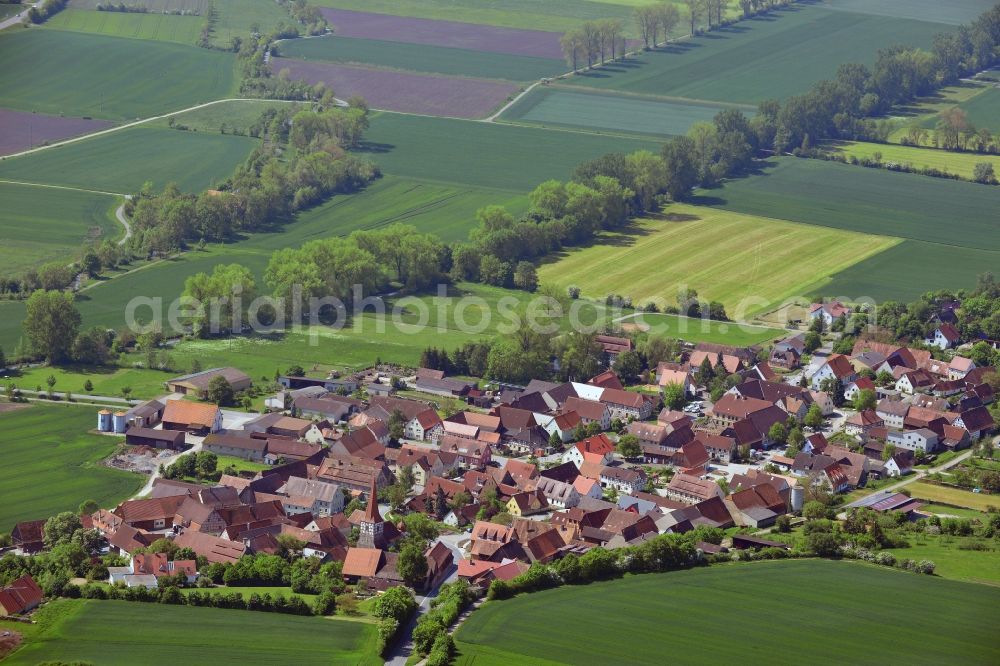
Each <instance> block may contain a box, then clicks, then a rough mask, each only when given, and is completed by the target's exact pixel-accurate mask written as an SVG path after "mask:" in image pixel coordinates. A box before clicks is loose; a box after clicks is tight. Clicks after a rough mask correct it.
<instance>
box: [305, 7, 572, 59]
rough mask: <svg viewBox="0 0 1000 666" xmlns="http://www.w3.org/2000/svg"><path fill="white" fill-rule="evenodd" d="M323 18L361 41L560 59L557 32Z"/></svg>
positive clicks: (362, 16) (350, 15) (329, 14)
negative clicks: (374, 40)
mask: <svg viewBox="0 0 1000 666" xmlns="http://www.w3.org/2000/svg"><path fill="white" fill-rule="evenodd" d="M322 11H323V16H325V17H326V20H327V21H329V22H330V23H331V24H333V25H335V26H336V28H337V29H336V34H338V35H342V36H344V37H359V38H361V39H382V40H387V41H392V42H407V43H410V44H428V45H432V46H449V47H452V48H460V49H469V50H474V51H488V52H491V53H508V54H512V55H523V56H534V57H536V58H551V59H554V60H561V59H562V57H563V55H562V48H561V47H560V46H559V39H560V37H562V35H561V34H560V33H558V32H544V31H541V30H514V29H511V28H502V27H497V26H489V25H476V24H472V23H459V22H455V21H447V20H434V19H429V18H413V17H404V16H390V15H388V14H376V13H371V12H357V11H350V10H343V9H324V10H322Z"/></svg>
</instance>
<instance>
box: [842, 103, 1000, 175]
mask: <svg viewBox="0 0 1000 666" xmlns="http://www.w3.org/2000/svg"><path fill="white" fill-rule="evenodd" d="M998 112H1000V109H998ZM829 152H830V153H834V154H841V155H844V156H845V157H852V156H853V157H857V158H858V159H871V158H872V157H873V156H874V155H875V153H879V154H881V156H882V162H883V163H889V162H894V163H896V164H909V165H911V166H912V167H913V168H915V169H921V168H933V169H939V170H941V171H947V172H949V173H954V174H958V176H960V177H961V178H963V179H964V180H972V172H973V169H975V168H976V165H977V164H979V163H980V162H989V163H990V164H992V165H993V170H994V171H995V172H997V173H1000V156H998V155H977V154H975V153H959V152H953V151H950V150H936V149H934V148H917V147H915V146H896V145H887V144H882V143H866V142H864V141H844V142H839V143H837V144H831V145H830V146H829Z"/></svg>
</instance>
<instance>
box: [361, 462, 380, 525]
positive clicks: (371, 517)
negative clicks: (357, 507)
mask: <svg viewBox="0 0 1000 666" xmlns="http://www.w3.org/2000/svg"><path fill="white" fill-rule="evenodd" d="M365 522H366V523H381V522H383V521H382V514H381V513H380V512H379V510H378V488H376V487H375V475H374V474H373V475H372V487H371V489H370V490H369V491H368V506H366V507H365Z"/></svg>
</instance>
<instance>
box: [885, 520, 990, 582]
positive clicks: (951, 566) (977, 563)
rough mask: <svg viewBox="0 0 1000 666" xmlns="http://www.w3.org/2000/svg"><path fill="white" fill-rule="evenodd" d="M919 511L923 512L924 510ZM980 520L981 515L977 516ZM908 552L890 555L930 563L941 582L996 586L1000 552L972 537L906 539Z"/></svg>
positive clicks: (918, 536)
mask: <svg viewBox="0 0 1000 666" xmlns="http://www.w3.org/2000/svg"><path fill="white" fill-rule="evenodd" d="M922 510H926V507H924V508H923V509H922ZM980 516H982V514H980ZM908 540H909V542H910V547H909V548H897V549H894V550H893V551H892V553H893V555H895V556H896V558H897V559H900V560H902V559H905V558H908V559H911V560H931V561H932V562H934V564H935V565H937V566H936V568H935V570H934V573H936V574H937V575H939V576H942V577H944V578H951V579H954V580H967V581H969V582H972V583H988V584H990V585H995V586H997V585H1000V550H998V549H997V547H996V544H995V543H991V542H990V541H988V540H982V539H978V538H976V537H971V538H970V537H952V536H946V535H940V536H934V535H928V534H921V535H917V536H912V537H908ZM984 541H985V543H986V545H987V548H989V549H988V550H968V549H963V548H961V547H960V546H963V545H964V546H966V548H968V545H969V544H971V543H979V542H984Z"/></svg>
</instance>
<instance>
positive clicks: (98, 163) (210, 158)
mask: <svg viewBox="0 0 1000 666" xmlns="http://www.w3.org/2000/svg"><path fill="white" fill-rule="evenodd" d="M256 145H257V139H252V138H249V137H242V136H233V135H222V134H219V133H218V132H214V133H208V132H184V131H180V130H171V129H158V128H148V127H130V128H128V129H123V130H121V131H118V132H113V133H111V134H105V135H103V136H99V137H95V138H93V139H87V140H85V141H79V142H77V143H72V144H69V145H66V146H59V147H57V148H51V149H49V150H43V151H41V152H37V153H32V154H31V155H25V156H23V157H16V158H12V159H8V160H4V161H3V162H0V179H4V178H6V179H8V180H17V179H23V178H24V177H26V176H27V177H30V179H31V181H32V182H37V183H45V184H50V185H64V186H70V187H81V188H85V189H95V190H101V191H104V192H121V193H129V192H137V191H138V190H139V189H140V188H141V187H142V185H143V183H144V182H146V181H147V180H149V181H153V185H154V186H155V187H156V188H157V189H160V188H162V187H163V186H164V185H166V184H167V183H170V182H174V183H177V185H178V186H179V187H180V188H181V189H182V190H186V191H189V192H200V191H201V190H204V189H206V188H210V187H212V186H213V185H214V184H215V183H216V182H217V181H218V180H220V179H223V178H227V177H229V176H231V175H232V174H233V172H234V171H235V169H236V167H237V165H239V164H240V163H242V162H243V161H244V160H245V159H246V158H247V156H249V155H250V153H251V152H252V151H253V149H254V147H256Z"/></svg>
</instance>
